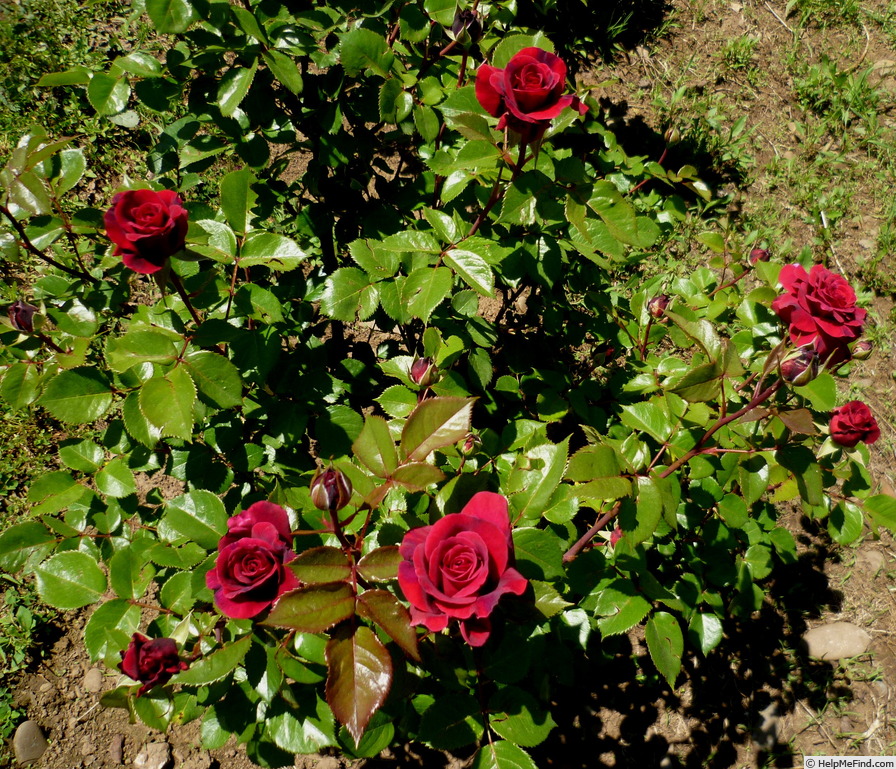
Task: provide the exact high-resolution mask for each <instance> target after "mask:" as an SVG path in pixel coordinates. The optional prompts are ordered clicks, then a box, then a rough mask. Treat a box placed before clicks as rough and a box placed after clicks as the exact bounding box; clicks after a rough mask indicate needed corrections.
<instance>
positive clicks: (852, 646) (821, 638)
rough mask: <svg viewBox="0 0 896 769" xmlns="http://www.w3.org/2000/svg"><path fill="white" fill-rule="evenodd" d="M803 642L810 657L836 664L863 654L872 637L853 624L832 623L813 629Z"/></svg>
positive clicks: (804, 637)
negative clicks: (837, 661) (838, 661)
mask: <svg viewBox="0 0 896 769" xmlns="http://www.w3.org/2000/svg"><path fill="white" fill-rule="evenodd" d="M803 641H804V642H805V644H806V646H807V647H808V650H809V656H810V657H815V658H816V659H821V660H827V661H829V662H834V661H836V660H842V659H847V658H849V657H855V656H857V655H859V654H863V653H864V652H865V651H866V650H867V649H868V646H869V644H870V643H871V636H870V635H868V633H866V632H865V631H864V630H862V628H860V627H858V626H856V625H853V624H852V622H831V623H828V624H827V625H820V626H819V627H814V628H812V629H811V630H810V631H808V632H807V633H806V634H805V635H804V636H803Z"/></svg>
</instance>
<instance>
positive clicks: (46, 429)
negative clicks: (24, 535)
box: [0, 407, 55, 531]
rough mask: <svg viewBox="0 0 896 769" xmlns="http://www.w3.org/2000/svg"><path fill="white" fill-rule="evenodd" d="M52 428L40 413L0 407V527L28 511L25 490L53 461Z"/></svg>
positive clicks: (2, 528)
mask: <svg viewBox="0 0 896 769" xmlns="http://www.w3.org/2000/svg"><path fill="white" fill-rule="evenodd" d="M54 430H55V427H54V426H53V425H51V424H48V423H47V422H46V420H45V418H42V417H41V416H36V415H32V414H30V413H29V412H27V411H12V410H10V409H8V408H6V407H3V408H2V410H0V446H2V447H3V451H2V452H0V531H3V530H5V529H6V528H8V527H9V526H11V525H12V524H14V523H18V522H19V521H20V520H21V519H22V518H23V517H25V516H26V515H27V513H28V504H27V502H26V500H25V491H26V489H27V488H28V485H29V484H30V483H31V479H32V478H34V477H35V476H37V475H40V474H41V473H42V472H44V471H45V470H46V469H47V465H48V464H50V463H51V462H52V456H53V449H54V445H55V441H54V438H53V433H54Z"/></svg>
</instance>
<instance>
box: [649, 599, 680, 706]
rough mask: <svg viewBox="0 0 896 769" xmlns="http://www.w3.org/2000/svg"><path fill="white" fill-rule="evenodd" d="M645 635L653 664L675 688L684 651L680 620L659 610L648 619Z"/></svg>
mask: <svg viewBox="0 0 896 769" xmlns="http://www.w3.org/2000/svg"><path fill="white" fill-rule="evenodd" d="M644 635H645V637H646V638H647V650H648V651H649V652H650V658H651V659H652V660H653V664H654V665H656V667H657V670H659V671H660V673H662V675H663V678H665V679H666V681H668V682H669V686H671V687H672V688H673V689H674V688H675V679H676V678H678V673H679V671H680V670H681V654H682V652H683V651H684V638H683V636H682V634H681V626H680V625H679V624H678V620H677V619H675V617H673V616H672V615H671V614H669V613H667V612H664V611H658V612H656V613H655V614H653V616H651V618H650V619H649V620H647V627H646V628H645V631H644Z"/></svg>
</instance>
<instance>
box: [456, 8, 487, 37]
mask: <svg viewBox="0 0 896 769" xmlns="http://www.w3.org/2000/svg"><path fill="white" fill-rule="evenodd" d="M451 37H453V38H454V39H455V40H457V42H458V43H459V44H460V45H470V44H471V43H476V42H478V41H479V39H480V38H481V37H482V24H481V23H480V22H479V14H478V13H476V11H474V10H472V9H470V8H465V9H464V10H460V9H458V11H457V13H456V14H455V16H454V23H453V24H452V25H451Z"/></svg>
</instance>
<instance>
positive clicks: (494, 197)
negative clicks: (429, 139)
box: [464, 142, 527, 240]
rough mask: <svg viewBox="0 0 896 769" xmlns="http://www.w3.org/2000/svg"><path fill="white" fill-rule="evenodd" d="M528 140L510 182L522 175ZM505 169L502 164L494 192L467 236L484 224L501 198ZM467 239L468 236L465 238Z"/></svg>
mask: <svg viewBox="0 0 896 769" xmlns="http://www.w3.org/2000/svg"><path fill="white" fill-rule="evenodd" d="M526 147H527V145H526V142H521V143H520V155H519V159H518V160H517V162H516V165H515V166H514V167H513V174H512V175H511V177H510V181H509V182H508V184H513V183H514V181H516V178H517V177H518V176H519V175H520V172H521V171H522V170H523V166H524V165H525V162H526ZM503 170H504V166H501V169H500V170H499V171H498V178H497V179H496V180H495V186H494V187H492V194H491V195H489V198H488V202H487V203H486V204H485V208H483V209H482V211H481V213H480V214H479V216H478V217H476V221H475V222H473V226H472V227H471V228H470V231H469V232H468V233H467V238H471V237H473V235H475V234H476V232H477V231H478V230H479V228H480V227H481V226H482V223H483V222H484V221H485V217H486V216H488V214H489V212H490V211H491V210H492V209H493V208H494V207H495V204H496V203H497V202H498V201H499V200H500V199H501V197H502V196H503V194H504V193H503V191H502V190H501V189H500V187H501V171H503ZM464 240H466V238H464Z"/></svg>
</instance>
